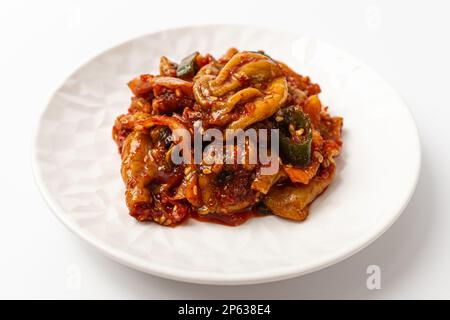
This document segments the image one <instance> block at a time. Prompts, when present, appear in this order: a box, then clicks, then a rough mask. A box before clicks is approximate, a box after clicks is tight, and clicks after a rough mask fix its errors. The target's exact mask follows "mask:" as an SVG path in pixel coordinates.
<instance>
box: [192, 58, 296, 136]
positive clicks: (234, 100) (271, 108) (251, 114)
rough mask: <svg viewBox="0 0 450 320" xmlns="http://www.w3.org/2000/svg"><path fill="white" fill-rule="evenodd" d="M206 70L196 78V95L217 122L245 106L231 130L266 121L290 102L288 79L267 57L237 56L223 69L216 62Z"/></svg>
mask: <svg viewBox="0 0 450 320" xmlns="http://www.w3.org/2000/svg"><path fill="white" fill-rule="evenodd" d="M203 69H205V70H201V71H200V72H199V73H198V74H197V76H196V77H195V78H194V86H193V92H194V96H195V99H196V101H197V102H198V103H199V104H200V105H201V106H202V107H203V108H204V109H206V110H209V109H211V110H212V117H213V119H218V118H220V117H223V116H226V115H227V114H229V113H231V112H233V110H234V109H235V107H236V106H237V105H238V104H244V110H241V113H242V114H240V115H239V117H238V119H236V120H234V121H232V122H231V123H230V124H229V126H228V128H229V129H234V130H235V129H245V128H246V127H248V126H249V125H251V124H253V123H256V122H258V121H261V120H264V119H266V118H268V117H270V116H272V115H273V114H274V113H275V112H276V111H278V109H279V108H280V106H281V105H282V104H283V103H284V102H285V101H286V98H287V95H288V88H287V82H286V78H285V77H284V75H283V73H282V71H281V69H280V68H279V66H278V65H277V64H276V63H275V62H274V61H273V60H271V59H270V58H268V57H267V56H265V55H263V54H260V53H254V52H241V53H236V54H234V55H232V56H231V58H230V59H229V60H228V62H227V63H226V64H225V65H224V66H223V67H221V68H220V66H218V64H217V63H216V62H214V63H213V64H212V65H211V66H206V67H204V68H203Z"/></svg>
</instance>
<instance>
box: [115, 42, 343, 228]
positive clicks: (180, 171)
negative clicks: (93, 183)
mask: <svg viewBox="0 0 450 320" xmlns="http://www.w3.org/2000/svg"><path fill="white" fill-rule="evenodd" d="M159 73H160V74H159V75H150V74H144V75H141V76H139V77H137V78H135V79H133V80H131V81H130V82H129V83H128V86H129V87H130V89H131V91H132V92H133V94H134V96H133V97H132V98H131V105H130V107H129V109H128V113H127V114H124V115H121V116H119V117H118V118H117V119H116V121H115V124H114V127H113V138H114V140H115V142H116V143H117V145H118V147H119V152H120V154H121V156H122V168H121V173H122V178H123V180H124V182H125V185H126V204H127V206H128V208H129V210H130V214H131V215H132V216H133V217H135V218H136V219H138V220H139V221H154V222H156V223H159V224H161V225H166V226H174V225H177V224H179V223H181V222H182V221H183V220H185V219H186V218H187V217H194V218H197V219H199V220H203V221H212V222H221V223H225V224H228V225H239V224H241V223H243V222H245V221H246V219H248V218H249V217H251V216H255V215H258V214H265V215H267V214H274V215H277V216H280V217H284V218H288V219H292V220H304V219H305V218H306V217H307V215H308V210H309V206H310V204H311V203H312V202H313V201H314V199H315V198H316V197H318V196H319V195H320V194H321V193H322V192H323V191H324V190H325V189H326V188H327V186H328V185H329V184H330V183H331V181H332V180H333V178H334V175H335V171H336V165H335V161H334V158H335V157H336V156H337V155H339V153H340V150H341V146H342V141H341V128H342V123H343V120H342V118H340V117H331V116H330V115H329V113H328V108H327V107H324V106H323V105H322V103H321V101H320V100H319V98H318V94H319V93H320V87H319V86H318V85H317V84H314V83H312V82H311V81H310V79H309V77H305V76H301V75H299V74H297V73H295V72H294V71H293V70H292V69H290V68H289V67H288V66H287V65H285V64H284V63H282V62H279V61H276V60H273V59H272V58H271V57H269V56H268V55H266V54H265V53H263V52H249V51H243V52H238V51H237V50H236V49H230V50H228V51H227V52H226V53H225V55H223V56H222V57H221V58H219V59H217V60H216V59H215V58H214V57H212V56H211V55H209V54H207V55H201V54H199V53H197V52H196V53H194V54H192V55H190V56H188V57H186V58H185V59H183V60H182V61H181V62H180V63H179V64H177V63H174V62H171V61H170V60H169V59H167V58H166V57H162V58H161V61H160V72H159ZM199 121H201V125H202V128H203V129H209V128H215V129H218V130H220V131H221V132H224V133H225V131H229V130H230V129H231V130H236V129H244V130H245V129H248V128H254V129H256V130H261V129H269V130H270V129H278V132H279V135H278V140H279V141H277V142H278V144H279V153H278V154H277V155H276V158H277V161H278V163H279V166H278V170H277V171H276V172H274V173H271V174H264V173H263V171H262V167H263V165H262V164H261V163H259V162H257V163H247V162H245V161H244V162H240V163H236V162H231V163H229V162H226V161H223V162H220V163H212V164H211V163H210V162H207V161H202V162H200V163H196V162H195V161H191V162H184V163H174V161H173V160H172V159H173V158H172V157H171V155H172V153H173V152H174V147H175V146H176V145H177V144H179V143H183V141H184V139H180V138H179V137H177V136H176V135H175V134H174V132H176V130H177V129H184V130H187V131H188V132H189V133H190V134H193V133H194V127H195V126H196V123H198V122H199ZM184 143H186V141H184ZM246 147H248V148H251V147H252V146H251V145H250V144H246ZM253 147H254V146H253ZM185 156H186V155H185ZM189 157H193V155H188V158H189Z"/></svg>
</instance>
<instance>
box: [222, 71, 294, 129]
mask: <svg viewBox="0 0 450 320" xmlns="http://www.w3.org/2000/svg"><path fill="white" fill-rule="evenodd" d="M286 97H287V83H286V79H285V78H284V77H280V78H277V79H275V80H274V81H272V82H271V83H270V85H269V87H268V88H267V90H265V91H264V97H261V98H257V99H256V100H255V101H254V102H253V103H251V104H250V107H249V108H247V110H248V109H250V110H248V112H246V113H245V114H244V115H243V116H242V117H240V118H239V119H237V120H235V121H233V122H232V123H231V124H230V125H229V126H228V128H229V129H232V130H236V129H245V128H247V127H248V126H249V125H251V124H253V123H256V122H259V121H261V120H264V119H267V118H269V117H270V116H272V115H273V114H274V113H275V112H277V111H278V109H280V106H281V105H282V104H283V103H284V101H286ZM246 107H247V105H246Z"/></svg>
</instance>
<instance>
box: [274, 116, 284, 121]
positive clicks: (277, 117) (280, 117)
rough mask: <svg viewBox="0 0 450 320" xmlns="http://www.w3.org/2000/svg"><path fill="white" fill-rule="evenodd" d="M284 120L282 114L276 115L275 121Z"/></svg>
mask: <svg viewBox="0 0 450 320" xmlns="http://www.w3.org/2000/svg"><path fill="white" fill-rule="evenodd" d="M283 120H284V118H283V117H282V116H276V117H275V121H276V122H281V121H283Z"/></svg>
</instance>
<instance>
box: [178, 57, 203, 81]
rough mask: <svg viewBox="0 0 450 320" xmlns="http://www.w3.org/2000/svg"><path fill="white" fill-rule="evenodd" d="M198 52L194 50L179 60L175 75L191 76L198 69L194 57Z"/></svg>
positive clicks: (181, 76)
mask: <svg viewBox="0 0 450 320" xmlns="http://www.w3.org/2000/svg"><path fill="white" fill-rule="evenodd" d="M198 54H199V53H198V52H194V53H192V54H190V55H189V56H187V57H186V58H184V59H183V60H181V62H180V64H179V65H178V67H177V77H180V78H183V77H193V76H195V74H196V73H197V71H198V66H197V62H196V58H197V55H198Z"/></svg>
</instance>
